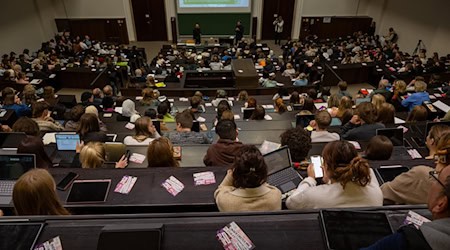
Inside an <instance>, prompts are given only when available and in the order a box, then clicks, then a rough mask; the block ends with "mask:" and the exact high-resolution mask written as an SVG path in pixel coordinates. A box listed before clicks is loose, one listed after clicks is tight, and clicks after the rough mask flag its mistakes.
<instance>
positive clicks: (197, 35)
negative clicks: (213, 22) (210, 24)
mask: <svg viewBox="0 0 450 250" xmlns="http://www.w3.org/2000/svg"><path fill="white" fill-rule="evenodd" d="M192 38H193V39H194V40H195V44H201V43H202V31H201V30H200V24H198V23H196V24H195V27H194V29H193V30H192Z"/></svg>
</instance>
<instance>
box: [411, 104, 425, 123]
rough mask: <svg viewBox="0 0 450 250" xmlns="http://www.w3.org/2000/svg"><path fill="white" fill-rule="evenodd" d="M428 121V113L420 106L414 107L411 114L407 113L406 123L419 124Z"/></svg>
mask: <svg viewBox="0 0 450 250" xmlns="http://www.w3.org/2000/svg"><path fill="white" fill-rule="evenodd" d="M427 119H428V111H427V109H426V108H425V107H424V106H422V105H417V106H415V107H414V108H413V109H412V111H411V112H409V114H408V117H407V118H406V122H420V121H426V120H427Z"/></svg>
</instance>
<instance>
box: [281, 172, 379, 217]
mask: <svg viewBox="0 0 450 250" xmlns="http://www.w3.org/2000/svg"><path fill="white" fill-rule="evenodd" d="M316 184H317V183H316V180H315V179H314V178H311V177H307V178H305V179H304V180H303V181H302V182H300V184H299V185H298V188H297V189H296V190H295V191H294V193H293V194H292V195H291V196H289V197H288V198H287V200H286V206H287V207H288V208H289V209H302V208H337V207H369V206H382V205H383V193H382V192H381V189H380V185H379V184H378V181H377V178H376V177H375V174H374V172H373V170H372V169H370V182H369V183H368V184H367V185H366V186H365V187H362V186H359V185H357V184H355V183H353V182H348V183H347V185H346V186H345V189H344V188H343V187H342V185H341V184H340V183H339V182H335V183H333V184H323V185H319V186H316Z"/></svg>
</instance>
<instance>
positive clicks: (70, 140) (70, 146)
mask: <svg viewBox="0 0 450 250" xmlns="http://www.w3.org/2000/svg"><path fill="white" fill-rule="evenodd" d="M55 140H56V147H57V148H58V150H63V151H75V150H76V148H77V142H80V135H78V134H59V133H58V134H55Z"/></svg>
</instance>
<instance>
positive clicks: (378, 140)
mask: <svg viewBox="0 0 450 250" xmlns="http://www.w3.org/2000/svg"><path fill="white" fill-rule="evenodd" d="M393 150H394V145H393V144H392V142H391V140H389V138H387V137H386V136H384V135H376V136H374V137H372V139H370V141H369V143H368V144H367V147H366V151H365V155H364V158H366V159H367V160H370V161H387V160H389V159H390V158H391V155H392V151H393Z"/></svg>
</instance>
